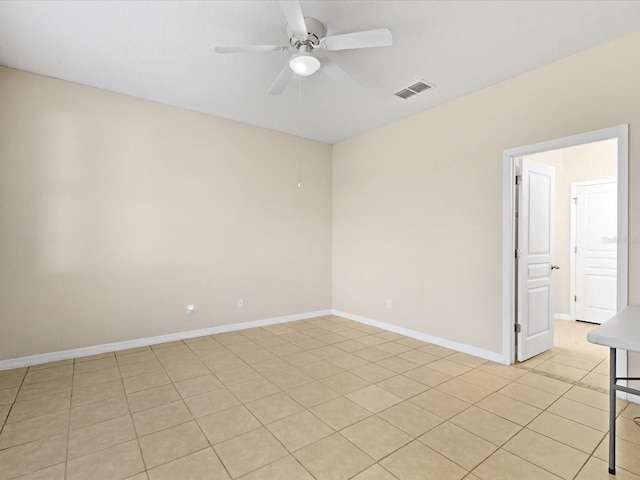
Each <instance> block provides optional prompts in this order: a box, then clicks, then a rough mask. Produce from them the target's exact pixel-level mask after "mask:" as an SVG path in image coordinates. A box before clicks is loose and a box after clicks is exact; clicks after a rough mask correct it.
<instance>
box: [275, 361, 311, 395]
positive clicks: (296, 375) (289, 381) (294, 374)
mask: <svg viewBox="0 0 640 480" xmlns="http://www.w3.org/2000/svg"><path fill="white" fill-rule="evenodd" d="M268 378H269V381H270V382H271V383H273V384H274V385H275V386H276V387H278V388H280V389H281V390H290V389H292V388H295V387H299V386H300V385H304V384H305V383H311V382H313V381H314V380H315V379H314V378H313V377H312V376H311V375H308V374H306V373H304V372H303V371H301V370H299V369H297V368H291V365H289V369H288V370H282V371H279V372H276V373H272V374H269V377H268Z"/></svg>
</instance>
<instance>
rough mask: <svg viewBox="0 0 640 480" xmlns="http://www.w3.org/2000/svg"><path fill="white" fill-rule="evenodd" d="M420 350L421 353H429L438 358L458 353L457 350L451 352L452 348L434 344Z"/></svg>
mask: <svg viewBox="0 0 640 480" xmlns="http://www.w3.org/2000/svg"><path fill="white" fill-rule="evenodd" d="M418 350H420V351H421V352H427V353H429V354H431V355H435V356H437V357H442V358H444V357H448V356H449V355H453V354H454V353H457V352H456V351H455V350H451V349H450V348H446V347H441V346H440V345H435V344H433V343H431V344H428V345H425V346H423V347H420V348H419V349H418Z"/></svg>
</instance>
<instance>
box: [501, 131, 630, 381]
mask: <svg viewBox="0 0 640 480" xmlns="http://www.w3.org/2000/svg"><path fill="white" fill-rule="evenodd" d="M614 138H615V139H617V140H618V178H617V180H618V285H617V288H618V299H617V307H618V311H620V310H622V309H623V308H624V307H626V306H627V305H628V293H627V290H628V277H627V275H628V260H627V258H628V241H627V240H628V229H629V228H628V222H629V213H628V212H629V193H628V190H629V185H628V184H629V125H628V124H626V125H619V126H617V127H611V128H605V129H602V130H596V131H593V132H587V133H581V134H578V135H572V136H570V137H564V138H558V139H555V140H549V141H546V142H541V143H536V144H532V145H525V146H522V147H517V148H510V149H508V150H505V151H504V152H503V155H502V354H503V362H504V363H505V364H507V365H511V364H513V363H514V362H515V354H516V349H515V331H514V325H515V315H516V314H515V295H516V291H515V258H514V252H515V221H514V220H515V211H514V209H515V175H516V173H515V172H516V171H515V163H514V160H515V159H516V158H518V157H522V156H524V155H533V154H535V153H541V152H546V151H549V150H557V149H559V148H567V147H574V146H577V145H583V144H585V143H593V142H599V141H602V140H610V139H614ZM626 371H627V355H626V352H622V351H620V352H619V354H618V374H619V375H621V376H626Z"/></svg>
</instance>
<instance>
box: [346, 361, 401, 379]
mask: <svg viewBox="0 0 640 480" xmlns="http://www.w3.org/2000/svg"><path fill="white" fill-rule="evenodd" d="M351 373H353V374H354V375H357V376H358V377H360V378H362V379H364V380H366V381H367V382H370V383H377V382H381V381H383V380H385V379H387V378H391V377H394V376H395V375H396V372H394V371H392V370H389V369H387V368H384V367H381V366H380V365H376V364H375V363H369V364H367V365H362V366H361V367H357V368H354V369H352V370H351Z"/></svg>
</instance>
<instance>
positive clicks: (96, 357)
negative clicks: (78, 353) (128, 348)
mask: <svg viewBox="0 0 640 480" xmlns="http://www.w3.org/2000/svg"><path fill="white" fill-rule="evenodd" d="M113 356H114V353H113V352H105V353H97V354H95V355H87V356H86V357H79V358H76V359H75V361H74V364H76V365H77V364H80V363H84V362H92V361H94V360H100V359H102V358H110V357H113Z"/></svg>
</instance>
